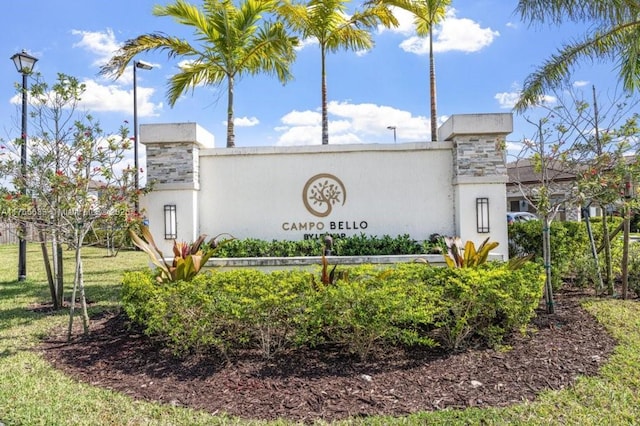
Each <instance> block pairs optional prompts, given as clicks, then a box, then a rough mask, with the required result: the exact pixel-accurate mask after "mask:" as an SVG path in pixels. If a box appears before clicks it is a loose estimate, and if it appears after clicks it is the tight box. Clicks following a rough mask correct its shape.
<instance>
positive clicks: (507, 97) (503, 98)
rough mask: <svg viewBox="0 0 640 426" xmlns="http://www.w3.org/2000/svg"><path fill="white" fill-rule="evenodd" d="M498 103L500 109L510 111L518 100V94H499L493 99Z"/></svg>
mask: <svg viewBox="0 0 640 426" xmlns="http://www.w3.org/2000/svg"><path fill="white" fill-rule="evenodd" d="M493 98H494V99H495V100H497V101H498V104H499V105H500V108H506V109H511V108H513V107H514V106H515V104H516V102H518V99H519V98H520V92H500V93H496V95H495V96H494V97H493Z"/></svg>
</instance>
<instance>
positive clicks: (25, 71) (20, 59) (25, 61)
mask: <svg viewBox="0 0 640 426" xmlns="http://www.w3.org/2000/svg"><path fill="white" fill-rule="evenodd" d="M11 60H12V61H13V63H14V64H15V66H16V69H17V70H18V72H19V73H20V74H22V130H21V135H20V139H21V141H22V142H21V143H22V145H21V146H20V174H21V177H20V182H21V184H22V188H20V190H21V192H22V193H23V194H26V190H27V183H26V174H27V77H28V76H29V74H31V72H32V71H33V67H34V65H35V64H36V62H37V61H38V58H35V57H33V56H31V55H29V54H28V53H27V52H26V51H24V50H23V51H22V52H20V53H16V54H14V55H13V56H12V57H11ZM26 234H27V226H26V224H25V222H20V240H19V245H18V281H24V280H25V279H26V278H27V240H26Z"/></svg>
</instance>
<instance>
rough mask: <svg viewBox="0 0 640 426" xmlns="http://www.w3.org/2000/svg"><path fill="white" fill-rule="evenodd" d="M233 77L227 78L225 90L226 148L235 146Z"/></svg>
mask: <svg viewBox="0 0 640 426" xmlns="http://www.w3.org/2000/svg"><path fill="white" fill-rule="evenodd" d="M233 82H234V79H233V76H231V75H230V76H229V83H228V84H229V86H228V88H227V148H233V147H234V146H236V135H234V130H233Z"/></svg>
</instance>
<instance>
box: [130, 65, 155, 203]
mask: <svg viewBox="0 0 640 426" xmlns="http://www.w3.org/2000/svg"><path fill="white" fill-rule="evenodd" d="M138 68H141V69H143V70H150V69H151V68H153V65H151V64H149V63H147V62H143V61H133V166H134V167H135V169H136V171H135V174H134V185H135V189H136V202H135V212H136V214H138V213H139V212H140V201H139V200H138V196H139V194H138V192H139V190H140V178H139V174H140V167H139V166H138V76H137V71H136V70H137V69H138Z"/></svg>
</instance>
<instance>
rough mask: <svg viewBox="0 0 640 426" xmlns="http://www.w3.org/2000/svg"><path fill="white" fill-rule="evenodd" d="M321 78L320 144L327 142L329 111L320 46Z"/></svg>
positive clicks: (323, 60) (323, 59)
mask: <svg viewBox="0 0 640 426" xmlns="http://www.w3.org/2000/svg"><path fill="white" fill-rule="evenodd" d="M320 61H321V78H322V145H328V144H329V113H328V111H327V73H326V69H325V50H324V46H320Z"/></svg>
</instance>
